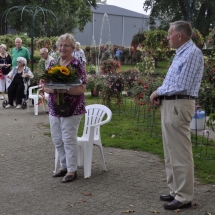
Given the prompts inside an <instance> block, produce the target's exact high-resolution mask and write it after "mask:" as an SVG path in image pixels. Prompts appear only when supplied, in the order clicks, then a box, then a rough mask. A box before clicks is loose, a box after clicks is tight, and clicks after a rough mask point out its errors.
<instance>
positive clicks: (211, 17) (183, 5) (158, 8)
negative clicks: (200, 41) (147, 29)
mask: <svg viewBox="0 0 215 215" xmlns="http://www.w3.org/2000/svg"><path fill="white" fill-rule="evenodd" d="M189 2H190V1H187V0H180V1H172V0H162V1H160V0H155V1H151V0H145V1H144V5H143V8H144V10H145V11H149V10H151V14H150V16H151V17H157V18H159V19H160V20H162V21H163V20H165V23H163V24H164V25H163V27H164V28H165V29H167V28H168V27H166V26H169V23H170V22H174V21H177V20H188V3H189ZM193 2H194V1H193ZM214 11H215V1H214V0H207V1H202V0H196V1H195V4H194V7H193V22H192V25H193V27H194V28H196V29H198V30H199V31H200V32H201V34H202V35H203V36H204V37H205V36H207V35H208V33H209V28H210V25H212V27H214V26H215V12H214Z"/></svg>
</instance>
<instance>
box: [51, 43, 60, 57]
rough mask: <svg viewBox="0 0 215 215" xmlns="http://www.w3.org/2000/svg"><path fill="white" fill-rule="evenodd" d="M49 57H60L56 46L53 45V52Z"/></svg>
mask: <svg viewBox="0 0 215 215" xmlns="http://www.w3.org/2000/svg"><path fill="white" fill-rule="evenodd" d="M49 55H50V56H52V57H53V58H57V57H59V52H58V50H57V46H56V45H53V47H52V50H51V51H50V52H49Z"/></svg>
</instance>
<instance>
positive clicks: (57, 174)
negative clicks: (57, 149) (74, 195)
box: [52, 170, 67, 177]
mask: <svg viewBox="0 0 215 215" xmlns="http://www.w3.org/2000/svg"><path fill="white" fill-rule="evenodd" d="M66 173H67V170H59V171H58V172H56V173H55V174H54V175H53V176H52V177H64V176H65V175H66Z"/></svg>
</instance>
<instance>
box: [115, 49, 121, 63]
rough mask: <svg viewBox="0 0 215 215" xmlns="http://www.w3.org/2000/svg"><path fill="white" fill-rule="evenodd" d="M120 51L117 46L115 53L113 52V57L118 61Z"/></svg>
mask: <svg viewBox="0 0 215 215" xmlns="http://www.w3.org/2000/svg"><path fill="white" fill-rule="evenodd" d="M121 53H122V51H121V50H120V48H117V50H116V54H115V59H116V60H118V61H120V55H121Z"/></svg>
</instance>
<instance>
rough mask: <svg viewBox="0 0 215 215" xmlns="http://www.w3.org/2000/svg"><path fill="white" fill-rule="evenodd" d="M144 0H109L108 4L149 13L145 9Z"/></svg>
mask: <svg viewBox="0 0 215 215" xmlns="http://www.w3.org/2000/svg"><path fill="white" fill-rule="evenodd" d="M143 2H144V0H107V4H109V5H115V6H118V7H121V8H125V9H128V10H132V11H135V12H138V13H141V14H147V15H148V14H149V12H148V13H146V12H145V11H143Z"/></svg>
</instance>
